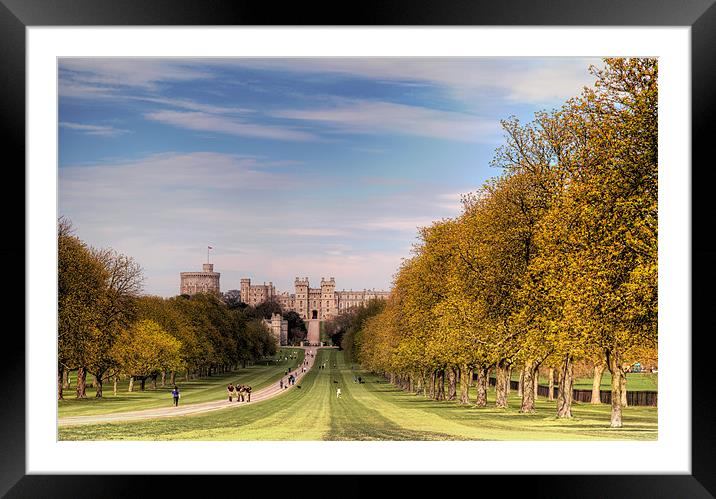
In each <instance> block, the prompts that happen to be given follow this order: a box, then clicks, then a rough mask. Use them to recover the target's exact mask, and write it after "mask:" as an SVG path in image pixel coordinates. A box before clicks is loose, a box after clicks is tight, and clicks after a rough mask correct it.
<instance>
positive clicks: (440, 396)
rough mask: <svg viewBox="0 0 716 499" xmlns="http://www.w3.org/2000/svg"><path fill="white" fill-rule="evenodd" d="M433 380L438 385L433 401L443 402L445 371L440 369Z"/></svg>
mask: <svg viewBox="0 0 716 499" xmlns="http://www.w3.org/2000/svg"><path fill="white" fill-rule="evenodd" d="M435 379H436V381H437V385H438V386H437V389H436V390H435V391H436V393H435V400H445V369H440V370H439V371H438V375H437V377H436V378H435Z"/></svg>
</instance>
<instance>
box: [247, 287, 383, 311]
mask: <svg viewBox="0 0 716 499" xmlns="http://www.w3.org/2000/svg"><path fill="white" fill-rule="evenodd" d="M335 287H336V279H335V277H330V278H328V279H327V278H325V277H321V287H320V288H312V287H311V286H310V282H309V279H308V277H302V278H301V277H296V278H295V279H294V288H295V289H294V291H295V292H294V293H289V292H288V291H282V292H280V293H276V290H275V289H274V287H273V284H272V282H269V284H268V285H260V286H256V285H251V280H250V279H248V278H243V279H241V301H242V302H244V303H246V304H248V305H251V306H256V305H259V304H261V303H263V302H265V301H267V300H276V301H277V302H278V304H279V305H281V308H282V309H283V310H284V312H287V311H294V312H296V313H297V314H298V315H300V316H301V318H302V319H306V320H312V319H319V320H325V319H330V318H331V317H335V316H336V315H338V314H339V313H340V312H342V311H344V310H348V309H349V308H354V307H361V306H364V305H365V304H366V303H368V302H369V301H370V300H373V299H382V300H384V299H386V298H388V295H389V294H390V291H379V290H374V289H373V290H367V289H364V290H362V291H353V290H350V291H348V290H336V289H335Z"/></svg>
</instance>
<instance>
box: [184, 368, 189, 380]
mask: <svg viewBox="0 0 716 499" xmlns="http://www.w3.org/2000/svg"><path fill="white" fill-rule="evenodd" d="M184 381H187V382H188V381H189V368H187V370H186V372H185V373H184Z"/></svg>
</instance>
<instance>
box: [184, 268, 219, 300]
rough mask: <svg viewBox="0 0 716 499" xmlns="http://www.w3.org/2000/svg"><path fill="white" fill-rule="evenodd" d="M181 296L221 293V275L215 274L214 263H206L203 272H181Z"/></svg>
mask: <svg viewBox="0 0 716 499" xmlns="http://www.w3.org/2000/svg"><path fill="white" fill-rule="evenodd" d="M179 275H180V276H181V284H180V285H179V294H181V295H193V294H196V293H217V294H218V293H220V292H221V291H220V287H219V278H220V277H221V274H220V273H219V272H214V264H213V263H205V264H204V265H203V266H202V271H201V272H181V273H180V274H179Z"/></svg>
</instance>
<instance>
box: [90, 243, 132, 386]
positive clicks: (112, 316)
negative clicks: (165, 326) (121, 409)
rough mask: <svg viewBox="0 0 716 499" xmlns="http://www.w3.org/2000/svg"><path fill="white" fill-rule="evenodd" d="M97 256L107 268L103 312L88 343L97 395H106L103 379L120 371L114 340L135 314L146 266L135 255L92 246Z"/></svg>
mask: <svg viewBox="0 0 716 499" xmlns="http://www.w3.org/2000/svg"><path fill="white" fill-rule="evenodd" d="M91 251H92V254H93V256H94V258H95V259H96V260H98V261H99V262H101V263H102V265H103V266H104V268H105V270H106V273H107V275H106V278H105V282H104V289H103V293H102V299H101V302H100V303H101V315H100V321H99V322H98V324H97V327H96V328H94V329H93V334H92V335H91V337H90V338H89V339H88V342H87V343H86V344H85V347H84V350H85V354H86V359H87V360H86V365H85V367H86V369H87V372H89V373H91V374H93V375H94V376H95V379H96V384H95V388H96V397H97V398H101V397H102V386H103V379H104V377H105V376H107V375H108V374H116V372H115V371H116V368H117V366H116V364H115V360H114V358H113V357H112V355H110V351H111V350H112V346H113V345H114V342H115V341H116V340H117V338H118V337H119V335H120V333H121V331H122V329H123V328H126V327H128V326H129V324H130V323H131V321H132V320H133V318H134V315H135V300H136V298H137V297H138V296H139V293H140V292H141V290H142V283H143V280H144V277H143V275H142V269H141V267H140V266H139V264H138V263H137V262H135V261H134V259H133V258H132V257H129V256H126V255H123V254H121V253H118V252H116V251H114V250H112V249H94V248H93V249H92V250H91Z"/></svg>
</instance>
